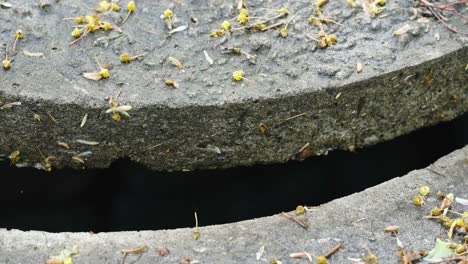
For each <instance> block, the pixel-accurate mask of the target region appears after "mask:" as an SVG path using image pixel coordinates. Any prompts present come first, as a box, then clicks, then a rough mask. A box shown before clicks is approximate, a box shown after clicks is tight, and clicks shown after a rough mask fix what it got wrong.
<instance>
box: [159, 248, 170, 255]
mask: <svg viewBox="0 0 468 264" xmlns="http://www.w3.org/2000/svg"><path fill="white" fill-rule="evenodd" d="M158 253H159V256H161V257H164V256H167V255H169V254H170V253H171V252H170V251H169V249H168V248H160V249H158Z"/></svg>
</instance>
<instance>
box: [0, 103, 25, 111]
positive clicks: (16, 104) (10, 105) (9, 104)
mask: <svg viewBox="0 0 468 264" xmlns="http://www.w3.org/2000/svg"><path fill="white" fill-rule="evenodd" d="M19 105H21V102H13V103H8V104H4V105H2V106H1V107H0V110H3V109H9V108H12V107H13V106H19Z"/></svg>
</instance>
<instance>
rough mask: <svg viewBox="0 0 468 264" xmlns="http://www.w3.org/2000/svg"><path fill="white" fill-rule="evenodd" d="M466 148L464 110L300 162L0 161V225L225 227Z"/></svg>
mask: <svg viewBox="0 0 468 264" xmlns="http://www.w3.org/2000/svg"><path fill="white" fill-rule="evenodd" d="M466 144H468V114H465V115H464V116H462V117H460V118H458V119H456V120H454V121H451V122H447V123H442V124H439V125H437V126H434V127H429V128H425V129H422V130H419V131H416V132H414V133H412V134H410V135H407V136H403V137H400V138H398V139H395V140H392V141H390V142H386V143H382V144H378V145H376V146H373V147H369V148H366V149H362V150H359V151H358V153H349V152H344V151H335V152H332V153H330V154H329V155H328V156H322V157H313V158H310V159H308V160H306V161H304V162H302V163H300V162H290V163H287V164H274V165H261V166H253V167H243V168H234V169H228V170H218V171H217V170H207V171H195V172H187V173H167V172H154V171H150V170H147V169H145V168H144V167H143V166H140V165H138V164H135V163H132V162H129V161H127V160H120V161H118V162H116V163H115V164H114V165H113V166H112V167H111V168H109V169H106V170H90V171H74V170H63V171H56V172H52V173H45V172H41V171H37V170H34V169H17V168H11V167H9V164H8V162H6V161H5V162H2V163H1V165H0V176H1V179H2V183H1V185H0V204H1V210H0V227H2V228H16V229H21V230H44V231H50V232H63V231H74V232H78V231H93V232H104V231H122V230H148V229H150V230H157V229H169V228H171V229H172V228H179V227H191V226H193V225H194V217H193V212H194V211H197V213H198V216H199V221H200V224H201V225H212V224H222V223H230V222H235V221H240V220H246V219H252V218H256V217H262V216H269V215H273V214H276V213H279V212H281V211H287V210H294V208H295V207H296V205H299V204H305V205H319V204H322V203H325V202H327V201H330V200H332V199H335V198H338V197H342V196H345V195H348V194H352V193H354V192H358V191H362V190H364V189H365V188H367V187H370V186H373V185H376V184H378V183H381V182H384V181H387V180H389V179H392V178H394V177H398V176H402V175H405V174H406V173H408V172H409V171H411V170H414V169H420V168H424V167H426V166H428V165H429V164H431V163H432V162H434V161H435V160H437V159H438V158H440V157H442V156H444V155H446V154H448V153H450V152H452V151H453V150H455V149H458V148H461V147H463V146H465V145H466Z"/></svg>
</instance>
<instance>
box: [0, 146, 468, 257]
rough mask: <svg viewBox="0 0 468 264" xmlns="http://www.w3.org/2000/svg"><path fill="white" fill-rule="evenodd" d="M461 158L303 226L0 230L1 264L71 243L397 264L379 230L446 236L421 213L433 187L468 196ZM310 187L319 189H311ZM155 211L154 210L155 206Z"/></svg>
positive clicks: (87, 251) (316, 211) (460, 154)
mask: <svg viewBox="0 0 468 264" xmlns="http://www.w3.org/2000/svg"><path fill="white" fill-rule="evenodd" d="M467 158H468V146H465V147H464V148H463V149H461V150H457V151H455V152H453V153H451V154H449V155H448V156H446V157H444V158H442V159H440V160H439V161H437V162H436V163H435V164H433V165H431V166H430V167H428V168H427V169H422V170H417V171H413V172H410V173H409V174H408V175H406V176H404V177H401V178H395V179H393V180H391V181H388V182H386V183H383V184H380V185H378V186H375V187H372V188H369V189H367V190H365V191H363V192H361V193H356V194H353V195H350V196H348V197H344V198H341V199H337V200H334V201H332V202H330V203H327V204H325V205H322V206H319V207H316V208H312V210H311V211H310V212H308V213H307V214H306V216H305V217H304V218H302V219H303V221H305V222H307V223H309V225H310V228H309V229H308V230H305V229H304V228H302V227H301V226H299V225H298V224H296V223H294V222H292V221H289V220H287V219H285V218H284V217H281V216H279V215H275V216H271V217H265V218H260V219H255V220H250V221H244V222H238V223H234V224H226V225H219V226H209V227H203V228H201V236H200V238H199V239H198V240H194V239H193V238H192V229H188V228H186V229H177V230H163V231H143V232H118V233H99V234H90V233H58V234H51V233H46V232H38V231H31V232H22V231H18V230H11V231H7V230H0V263H5V264H10V263H11V264H13V263H14V264H17V263H44V261H45V260H46V259H47V258H48V257H49V256H55V255H58V254H59V252H60V251H61V250H62V249H63V248H64V247H65V246H71V245H77V246H78V249H79V250H80V252H81V253H80V255H77V256H76V257H74V263H75V264H81V263H102V264H106V263H113V264H115V263H121V262H120V261H121V259H122V254H121V250H122V249H131V248H136V247H139V246H143V245H146V246H147V247H148V250H147V251H146V252H145V253H144V254H143V255H142V256H141V258H140V259H139V260H137V257H135V256H129V257H128V258H127V260H126V262H125V263H138V264H146V263H148V264H150V263H172V264H173V263H182V262H181V261H182V259H183V258H184V257H189V258H190V259H191V260H197V261H199V263H270V262H269V261H271V260H273V259H277V260H281V261H282V262H283V263H285V264H286V263H308V262H307V261H306V260H304V259H299V260H298V259H290V258H289V257H288V256H289V254H290V253H293V252H301V251H304V250H305V251H307V252H309V253H310V254H312V255H315V256H317V255H320V254H323V253H324V252H325V251H327V250H328V249H329V248H330V247H332V246H333V245H335V244H336V243H337V242H339V241H344V242H345V243H344V245H343V247H342V249H341V250H340V251H338V252H337V253H335V254H334V255H333V256H332V257H331V258H330V263H349V262H348V260H347V258H348V257H351V258H361V257H366V255H367V253H366V251H365V249H364V247H365V246H368V247H369V248H370V249H371V251H372V252H373V253H374V254H375V255H376V256H377V257H378V259H379V263H384V264H397V263H401V262H400V261H399V257H398V255H397V253H396V249H397V242H396V239H395V237H392V236H391V235H390V234H385V233H384V232H383V229H384V228H385V227H387V226H390V225H397V226H399V227H400V232H399V234H398V237H399V239H400V240H401V242H402V243H403V245H404V246H405V248H406V249H408V250H416V251H417V250H420V249H426V250H430V249H432V248H433V247H434V245H435V240H436V238H438V237H439V238H441V239H446V238H447V232H446V228H444V227H443V225H442V224H440V223H438V222H436V221H432V220H429V219H423V216H425V215H427V214H428V213H429V212H430V210H431V208H433V207H435V206H439V205H440V201H439V200H438V199H437V195H436V193H437V191H442V192H444V193H450V192H451V193H453V194H454V195H455V196H456V197H459V198H464V199H467V198H468V193H467V186H468V177H467V176H468V162H467V161H468V160H467ZM389 162H391V161H389ZM345 176H346V175H343V177H345ZM375 177H379V175H375ZM425 185H427V186H429V187H430V189H431V191H430V193H429V195H428V197H427V198H426V204H425V205H424V206H422V207H417V206H415V205H413V203H412V198H413V196H415V195H417V194H418V191H419V188H420V187H421V186H425ZM310 191H311V192H319V191H320V190H316V189H314V186H310ZM278 195H281V190H278ZM226 206H229V205H226ZM292 207H294V206H293V205H292ZM71 210H72V209H71ZM154 210H157V205H155V208H154ZM213 210H223V208H213ZM455 210H456V211H460V212H463V211H467V210H468V207H467V206H463V205H461V204H457V205H456V207H455ZM161 213H162V214H164V212H161ZM199 219H200V221H201V223H203V220H202V219H203V215H199ZM461 239H462V237H460V236H455V237H454V241H456V242H460V241H461ZM160 248H168V249H169V250H170V254H169V255H167V256H165V257H162V256H159V254H158V251H157V250H158V249H160ZM261 248H264V253H263V254H261V256H260V259H259V260H257V257H256V253H257V252H259V251H260V249H261ZM418 263H424V262H418Z"/></svg>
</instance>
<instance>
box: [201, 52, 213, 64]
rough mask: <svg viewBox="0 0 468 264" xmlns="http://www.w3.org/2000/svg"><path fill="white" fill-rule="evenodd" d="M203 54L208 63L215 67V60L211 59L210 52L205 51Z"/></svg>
mask: <svg viewBox="0 0 468 264" xmlns="http://www.w3.org/2000/svg"><path fill="white" fill-rule="evenodd" d="M203 53H204V54H205V59H206V60H207V61H208V63H209V64H210V65H213V63H214V61H213V59H212V58H211V57H210V55H208V52H207V51H206V50H203Z"/></svg>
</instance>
